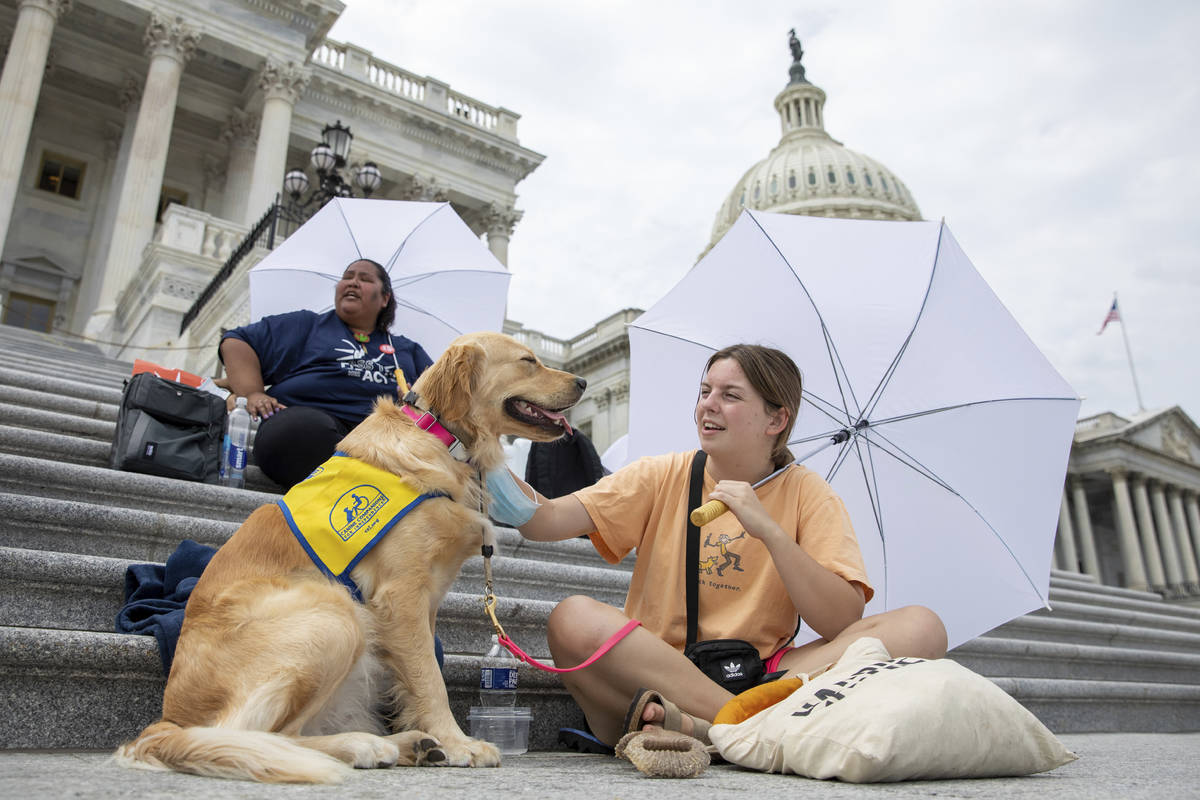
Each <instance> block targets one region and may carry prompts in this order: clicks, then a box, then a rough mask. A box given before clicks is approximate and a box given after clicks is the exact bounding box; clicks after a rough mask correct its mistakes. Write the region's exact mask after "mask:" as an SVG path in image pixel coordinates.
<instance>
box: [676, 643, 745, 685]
mask: <svg viewBox="0 0 1200 800" xmlns="http://www.w3.org/2000/svg"><path fill="white" fill-rule="evenodd" d="M683 654H684V655H685V656H687V657H688V658H690V659H691V661H692V663H693V664H695V665H696V666H697V667H698V668H699V669H700V671H701V672H703V673H704V674H705V675H707V676H708V677H709V678H710V679H711V680H712V681H713V682H714V683H717V684H719V685H720V686H721V687H722V688H723V689H725V690H726V691H728V692H732V693H733V694H741V693H742V692H744V691H746V690H747V689H750V688H752V687H754V686H758V684H760V683H762V680H763V669H764V667H763V660H762V657H761V656H760V655H759V654H758V648H756V647H755V646H754V645H752V644H750V643H749V642H745V641H742V640H741V639H709V640H708V641H704V642H693V643H692V644H689V645H688V646H687V647H685V648H684V650H683Z"/></svg>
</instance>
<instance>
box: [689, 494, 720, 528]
mask: <svg viewBox="0 0 1200 800" xmlns="http://www.w3.org/2000/svg"><path fill="white" fill-rule="evenodd" d="M728 510H729V506H727V505H725V504H724V503H722V502H721V501H720V500H709V501H708V502H707V503H705V504H704V505H702V506H700V507H699V508H697V509H696V510H694V511H693V512H692V513H691V514H690V515H689V518H690V519H691V520H692V524H693V525H695V526H696V527H697V528H699V527H702V526H704V525H707V524H708V523H710V522H712V521H713V520H714V519H716V518H717V517H719V516H721V515H722V514H724V513H725V512H726V511H728Z"/></svg>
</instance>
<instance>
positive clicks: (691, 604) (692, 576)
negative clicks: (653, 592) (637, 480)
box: [683, 450, 708, 644]
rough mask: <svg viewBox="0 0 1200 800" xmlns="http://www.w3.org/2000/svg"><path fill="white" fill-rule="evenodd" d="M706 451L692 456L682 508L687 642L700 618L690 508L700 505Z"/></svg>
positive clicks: (696, 537)
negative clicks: (686, 497)
mask: <svg viewBox="0 0 1200 800" xmlns="http://www.w3.org/2000/svg"><path fill="white" fill-rule="evenodd" d="M707 460H708V453H706V452H704V451H703V450H697V451H696V455H695V456H693V457H692V477H691V479H690V481H689V482H688V506H687V508H685V509H684V510H683V518H684V527H685V529H686V531H687V546H686V547H685V548H684V558H685V559H686V563H685V564H684V565H683V569H684V575H685V576H686V578H685V580H686V581H687V643H688V644H692V643H693V642H695V641H696V631H697V628H698V627H699V620H700V613H699V612H700V585H699V584H700V528H699V527H698V526H696V525H693V524H692V520H691V514H692V509H694V508H699V507H700V498H701V496H702V495H703V494H704V462H705V461H707Z"/></svg>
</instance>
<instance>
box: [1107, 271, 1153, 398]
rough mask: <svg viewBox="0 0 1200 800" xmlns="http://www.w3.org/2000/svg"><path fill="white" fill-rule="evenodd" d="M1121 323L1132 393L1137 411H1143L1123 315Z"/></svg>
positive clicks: (1115, 294) (1114, 294) (1114, 299)
mask: <svg viewBox="0 0 1200 800" xmlns="http://www.w3.org/2000/svg"><path fill="white" fill-rule="evenodd" d="M1116 302H1117V293H1116V292H1113V303H1114V304H1115V303H1116ZM1118 321H1119V322H1120V323H1121V339H1122V340H1123V341H1124V342H1125V357H1126V358H1128V359H1129V374H1130V375H1131V376H1132V377H1133V392H1134V394H1136V395H1137V401H1138V411H1145V410H1146V406H1145V404H1144V403H1142V390H1141V389H1140V388H1138V379H1137V372H1136V371H1135V370H1134V369H1133V351H1132V350H1130V349H1129V336H1128V334H1126V333H1125V315H1124V314H1122V315H1121V318H1120V320H1118Z"/></svg>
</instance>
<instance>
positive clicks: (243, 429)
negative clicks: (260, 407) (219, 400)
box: [224, 397, 250, 489]
mask: <svg viewBox="0 0 1200 800" xmlns="http://www.w3.org/2000/svg"><path fill="white" fill-rule="evenodd" d="M227 428H228V433H226V437H227V438H228V439H229V446H228V452H227V455H226V461H225V481H224V483H225V485H226V486H232V487H234V488H236V489H240V488H242V487H243V486H245V485H246V442H247V440H248V439H249V438H250V412H249V411H247V410H246V398H244V397H239V398H238V399H237V407H236V408H234V409H233V410H232V411H230V412H229V421H228V425H227Z"/></svg>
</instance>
